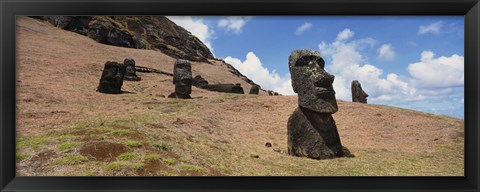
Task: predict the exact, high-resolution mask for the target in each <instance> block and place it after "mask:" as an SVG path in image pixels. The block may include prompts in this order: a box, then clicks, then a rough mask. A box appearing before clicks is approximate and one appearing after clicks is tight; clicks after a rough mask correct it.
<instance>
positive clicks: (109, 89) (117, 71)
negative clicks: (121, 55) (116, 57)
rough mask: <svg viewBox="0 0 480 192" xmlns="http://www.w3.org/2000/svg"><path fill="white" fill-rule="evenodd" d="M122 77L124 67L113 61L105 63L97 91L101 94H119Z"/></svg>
mask: <svg viewBox="0 0 480 192" xmlns="http://www.w3.org/2000/svg"><path fill="white" fill-rule="evenodd" d="M124 75H125V65H123V64H121V63H117V62H115V61H107V63H105V66H104V68H103V72H102V77H100V83H99V85H98V88H97V90H98V91H99V92H101V93H121V92H122V90H121V88H122V85H123V77H124Z"/></svg>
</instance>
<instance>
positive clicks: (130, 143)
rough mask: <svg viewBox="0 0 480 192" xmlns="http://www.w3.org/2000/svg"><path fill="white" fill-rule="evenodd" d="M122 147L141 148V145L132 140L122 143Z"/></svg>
mask: <svg viewBox="0 0 480 192" xmlns="http://www.w3.org/2000/svg"><path fill="white" fill-rule="evenodd" d="M123 144H124V145H126V146H129V147H140V146H142V143H140V142H138V141H134V140H126V141H124V142H123Z"/></svg>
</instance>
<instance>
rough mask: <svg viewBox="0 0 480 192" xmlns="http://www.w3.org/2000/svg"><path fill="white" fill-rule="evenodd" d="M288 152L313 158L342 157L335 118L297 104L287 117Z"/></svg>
mask: <svg viewBox="0 0 480 192" xmlns="http://www.w3.org/2000/svg"><path fill="white" fill-rule="evenodd" d="M287 128H288V129H287V135H288V141H287V143H288V154H290V155H294V156H299V157H309V158H313V159H328V158H334V157H342V156H343V155H344V154H343V150H342V144H341V142H340V136H339V135H338V131H337V126H336V125H335V120H333V117H332V115H331V114H329V113H318V112H316V111H312V110H309V109H307V108H304V107H301V106H299V107H298V108H297V109H295V111H294V112H293V114H292V115H291V116H290V118H288V124H287Z"/></svg>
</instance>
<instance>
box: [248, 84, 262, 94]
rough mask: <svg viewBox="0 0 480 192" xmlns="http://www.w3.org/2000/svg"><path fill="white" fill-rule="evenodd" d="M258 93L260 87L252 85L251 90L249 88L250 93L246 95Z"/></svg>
mask: <svg viewBox="0 0 480 192" xmlns="http://www.w3.org/2000/svg"><path fill="white" fill-rule="evenodd" d="M259 91H260V86H258V85H252V88H250V92H249V93H248V94H255V95H258V92H259Z"/></svg>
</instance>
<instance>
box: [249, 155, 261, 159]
mask: <svg viewBox="0 0 480 192" xmlns="http://www.w3.org/2000/svg"><path fill="white" fill-rule="evenodd" d="M250 157H251V158H255V159H258V158H260V156H258V155H256V154H250Z"/></svg>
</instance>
